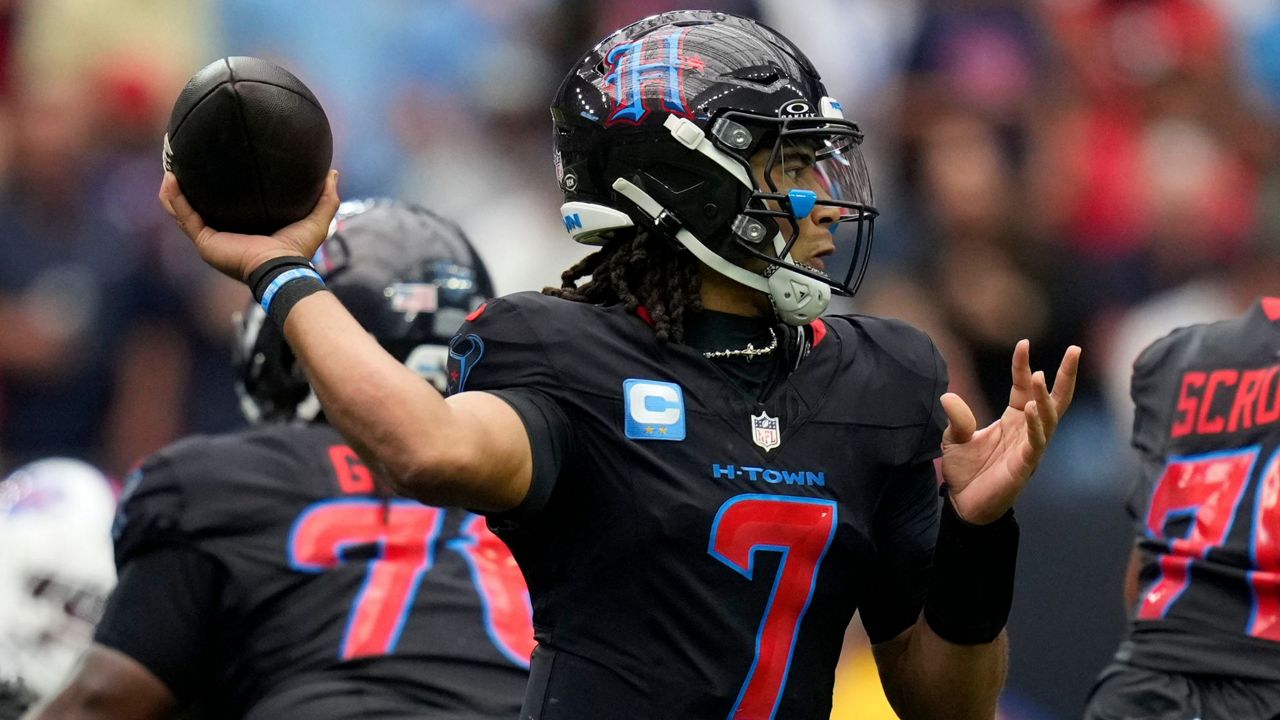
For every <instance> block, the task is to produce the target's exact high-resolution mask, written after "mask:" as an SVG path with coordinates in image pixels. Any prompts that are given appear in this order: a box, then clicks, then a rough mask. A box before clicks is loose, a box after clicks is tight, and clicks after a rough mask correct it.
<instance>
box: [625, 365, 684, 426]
mask: <svg viewBox="0 0 1280 720" xmlns="http://www.w3.org/2000/svg"><path fill="white" fill-rule="evenodd" d="M622 399H623V403H624V405H625V407H626V417H625V423H624V427H625V430H626V435H627V437H629V438H631V439H632V440H684V435H685V423H684V391H683V390H682V389H681V388H680V386H679V385H677V384H675V383H669V382H661V381H659V380H637V379H635V378H630V379H627V380H624V381H622Z"/></svg>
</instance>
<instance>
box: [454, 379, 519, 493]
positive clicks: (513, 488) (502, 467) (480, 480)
mask: <svg viewBox="0 0 1280 720" xmlns="http://www.w3.org/2000/svg"><path fill="white" fill-rule="evenodd" d="M448 403H449V409H450V410H451V416H452V418H453V420H454V421H455V422H456V423H457V427H456V430H457V437H458V442H459V445H458V448H459V449H463V450H464V452H465V455H464V457H461V458H458V460H457V462H458V463H459V465H460V467H458V468H457V469H456V470H453V471H452V472H449V471H445V472H444V473H441V474H440V475H439V477H438V480H437V482H436V483H435V490H436V491H437V492H442V493H448V492H449V490H448V488H449V487H450V486H452V485H453V482H452V481H451V480H450V478H449V477H447V475H448V474H453V475H456V476H457V477H458V478H459V480H458V485H457V487H454V489H453V493H455V496H454V497H451V498H445V499H448V500H450V501H451V502H449V503H447V504H449V505H458V506H463V507H468V508H473V509H475V510H486V511H494V510H497V511H501V510H509V509H511V508H513V507H516V506H517V505H519V504H520V502H521V501H523V500H524V497H525V495H527V494H528V491H529V483H530V481H531V480H532V478H533V448H532V444H531V441H530V438H529V433H528V432H527V431H526V430H525V425H524V422H522V421H521V419H520V414H519V413H518V412H517V411H516V409H515V408H514V407H513V406H512V405H511V404H510V403H507V402H505V401H504V400H503V399H502V398H500V397H499V396H497V395H495V394H493V393H489V392H464V393H461V394H458V395H453V396H451V397H450V398H448Z"/></svg>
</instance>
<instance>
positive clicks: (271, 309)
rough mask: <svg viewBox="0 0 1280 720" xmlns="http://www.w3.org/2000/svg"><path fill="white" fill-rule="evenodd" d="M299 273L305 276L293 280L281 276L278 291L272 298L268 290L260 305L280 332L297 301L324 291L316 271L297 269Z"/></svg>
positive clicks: (322, 282)
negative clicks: (281, 281)
mask: <svg viewBox="0 0 1280 720" xmlns="http://www.w3.org/2000/svg"><path fill="white" fill-rule="evenodd" d="M299 272H300V273H305V274H300V275H299V276H298V277H293V278H286V277H285V276H284V275H283V274H282V275H281V276H280V278H281V280H283V283H282V284H280V285H279V289H278V290H276V291H275V293H274V296H272V295H271V291H270V290H268V291H267V292H268V296H267V297H266V299H264V301H263V303H262V309H263V310H266V311H267V315H268V316H270V317H271V321H272V322H274V323H275V324H276V327H278V328H280V329H281V330H284V320H285V318H287V317H289V311H290V310H292V309H293V306H294V305H297V304H298V301H299V300H301V299H302V298H304V297H306V296H308V295H311V294H313V293H318V292H320V291H321V290H324V289H325V286H324V281H323V280H321V279H320V275H319V274H318V273H317V272H316V271H314V270H310V269H307V270H301V269H299Z"/></svg>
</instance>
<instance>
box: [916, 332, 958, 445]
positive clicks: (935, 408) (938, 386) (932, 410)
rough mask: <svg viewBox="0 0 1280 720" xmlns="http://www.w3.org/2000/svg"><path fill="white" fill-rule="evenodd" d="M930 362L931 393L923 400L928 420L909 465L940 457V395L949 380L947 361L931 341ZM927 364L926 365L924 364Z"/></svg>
mask: <svg viewBox="0 0 1280 720" xmlns="http://www.w3.org/2000/svg"><path fill="white" fill-rule="evenodd" d="M929 350H930V355H931V356H932V357H931V358H930V362H931V363H932V366H933V373H932V376H931V377H932V379H933V383H932V386H931V392H930V394H929V396H928V397H926V398H925V399H924V401H925V403H926V404H927V406H928V407H929V419H928V421H927V422H925V424H924V429H923V431H922V434H921V437H920V445H919V447H917V448H916V454H915V456H914V457H912V458H911V461H910V464H911V465H913V466H914V465H918V464H920V463H923V462H926V461H929V460H933V459H935V458H937V457H939V456H941V455H942V433H943V431H944V430H946V428H947V414H946V413H945V412H944V411H943V410H942V400H941V398H942V394H943V393H945V392H946V391H947V386H948V385H949V384H950V382H951V380H950V378H949V376H948V375H947V361H946V360H944V359H943V358H942V353H940V352H938V348H937V346H935V345H934V344H933V341H932V340H930V341H929ZM926 364H928V363H926Z"/></svg>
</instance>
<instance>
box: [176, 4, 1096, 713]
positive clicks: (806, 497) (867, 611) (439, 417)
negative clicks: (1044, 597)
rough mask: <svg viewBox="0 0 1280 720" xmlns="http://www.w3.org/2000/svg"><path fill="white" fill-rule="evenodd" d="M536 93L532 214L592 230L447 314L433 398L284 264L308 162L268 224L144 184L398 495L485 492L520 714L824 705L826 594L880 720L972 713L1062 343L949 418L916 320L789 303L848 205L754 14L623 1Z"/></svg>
mask: <svg viewBox="0 0 1280 720" xmlns="http://www.w3.org/2000/svg"><path fill="white" fill-rule="evenodd" d="M552 114H553V119H554V120H555V133H556V134H555V138H556V158H555V159H556V168H557V174H558V177H559V180H560V186H561V189H562V190H563V191H564V193H565V196H566V201H567V202H566V205H565V206H564V213H563V215H564V222H565V227H566V229H567V230H569V232H570V233H571V234H572V235H573V236H574V237H575V238H576V239H578V240H579V241H581V242H585V243H590V244H593V245H599V246H600V250H599V251H598V252H596V253H595V254H593V255H591V256H589V257H588V258H587V259H586V260H585V261H584V262H583V263H582V264H580V265H579V266H577V267H575V268H572V269H570V270H569V271H568V272H566V273H565V277H564V285H563V287H561V288H559V289H555V290H553V291H552V292H551V293H550V295H535V294H528V293H523V294H517V295H513V296H510V297H507V298H503V299H501V300H497V301H493V302H490V303H489V304H487V305H486V306H484V307H483V308H482V309H481V310H478V311H477V312H475V313H473V314H472V316H471V320H470V322H469V323H467V324H466V325H464V326H463V328H462V330H461V331H460V332H459V334H458V335H457V336H456V337H455V339H454V341H453V343H452V345H451V350H450V356H451V364H450V378H449V379H450V386H451V390H452V391H453V394H452V395H451V397H449V398H448V400H445V399H443V398H441V397H440V396H439V395H437V394H435V393H433V392H431V391H430V389H429V388H426V387H424V386H422V385H421V384H420V383H416V382H413V381H412V377H411V375H410V374H408V373H405V372H404V371H403V369H402V368H400V367H399V366H398V364H397V363H395V362H393V361H392V358H390V357H389V356H387V355H386V354H385V353H383V352H381V351H380V350H379V349H378V348H377V346H376V345H375V344H374V343H371V342H367V341H366V340H365V339H364V338H363V337H362V335H361V332H360V330H359V328H358V326H357V325H356V324H355V323H354V322H353V321H352V320H351V318H350V317H349V316H348V315H347V314H346V313H345V312H344V311H343V309H342V307H341V305H340V304H339V303H336V302H334V299H333V298H332V297H331V296H330V294H329V293H327V292H324V290H323V286H322V285H321V283H320V282H319V280H318V279H316V278H315V277H310V276H308V272H309V271H308V268H307V266H306V261H305V259H304V258H306V257H308V256H309V255H310V250H311V248H312V247H314V246H315V245H316V243H318V242H319V238H320V236H321V234H322V233H321V228H323V226H324V225H325V224H326V223H327V221H328V215H329V213H331V212H332V211H333V207H334V206H335V204H336V203H337V190H336V176H335V177H334V178H332V179H331V181H330V183H329V185H328V187H327V189H326V192H325V195H324V196H323V197H322V199H321V201H320V202H319V204H318V205H317V208H316V210H315V211H314V213H313V214H312V215H311V216H310V217H309V218H307V219H304V220H303V221H301V222H299V223H297V224H295V225H293V226H290V227H288V228H285V229H284V230H282V231H280V232H279V233H277V234H276V235H275V236H273V237H261V236H252V237H251V236H237V235H231V234H226V233H218V232H216V231H215V230H214V229H212V228H208V227H205V226H204V225H203V223H202V221H201V220H200V218H199V216H198V215H196V214H195V213H194V212H193V211H192V210H191V208H190V206H189V205H188V204H187V203H186V201H185V199H184V198H183V197H182V195H181V193H180V190H179V188H178V186H177V183H176V180H175V179H174V178H173V177H172V176H166V178H165V181H164V183H163V185H162V187H161V193H160V197H161V201H162V202H163V203H164V204H165V206H166V207H167V208H168V209H169V211H170V212H171V213H172V214H173V215H174V217H175V219H176V220H177V222H178V224H179V225H180V226H181V227H182V228H183V229H184V231H185V232H186V233H187V234H188V235H189V236H190V237H191V238H192V240H193V241H194V243H195V245H196V247H197V249H198V250H199V252H200V253H201V255H202V257H203V258H204V259H205V260H206V261H207V262H209V263H210V264H211V265H213V266H214V267H216V268H218V269H220V270H221V271H223V272H225V273H227V274H229V275H231V276H233V277H236V278H239V279H241V280H244V281H246V282H247V283H248V284H249V285H250V286H251V287H252V288H253V289H254V292H255V295H256V296H257V297H263V296H264V295H265V294H266V293H267V292H268V291H270V292H271V293H272V296H273V298H274V299H273V300H272V301H271V303H270V308H269V315H270V317H271V319H272V321H273V322H275V323H277V324H278V325H279V326H280V327H282V328H284V331H285V334H286V336H287V337H288V340H289V343H290V345H291V346H292V347H293V349H294V350H295V351H296V352H297V353H298V354H299V356H300V357H301V358H302V359H303V362H304V363H305V364H306V366H307V368H308V370H309V372H310V373H311V378H312V381H313V387H314V388H315V390H316V393H317V395H318V396H319V398H320V400H321V402H322V404H323V406H324V408H325V411H326V414H327V415H328V417H330V419H331V420H333V422H334V423H335V424H336V425H337V426H338V427H339V428H340V429H341V430H342V431H343V432H344V433H346V434H348V435H349V437H352V438H354V440H355V441H356V442H358V443H359V444H361V445H363V446H365V447H367V448H368V450H369V452H370V453H371V454H372V455H373V456H375V457H376V458H377V460H378V462H380V463H382V464H383V465H385V467H386V470H387V473H388V477H390V478H393V480H394V482H395V483H396V485H397V487H398V488H399V489H400V490H401V491H402V492H404V493H406V494H410V495H412V496H414V497H418V498H420V499H423V500H425V501H428V502H433V503H446V504H457V505H462V506H465V507H472V508H477V509H480V510H483V511H486V512H487V513H488V519H489V524H490V526H491V527H493V528H494V529H495V531H496V532H498V533H499V535H500V536H501V537H502V538H503V539H504V540H505V541H506V542H507V543H508V544H509V545H510V546H511V548H512V551H513V553H514V554H515V556H516V559H517V560H518V562H519V563H520V566H521V569H522V570H523V571H524V574H525V576H526V578H527V580H528V581H529V587H530V593H531V595H532V597H533V602H534V619H535V629H536V634H537V638H538V641H539V645H538V647H537V649H536V650H535V652H534V655H533V664H532V668H531V678H530V684H529V690H528V692H527V693H526V696H525V701H524V709H523V711H522V715H521V717H523V718H528V719H530V720H532V719H534V718H537V719H539V720H559V719H561V718H574V719H589V718H605V717H607V718H622V719H631V718H636V719H640V718H646V719H648V718H659V717H661V718H683V719H702V718H708V719H712V720H722V719H723V718H743V719H753V720H755V719H759V720H765V719H767V718H788V719H791V718H802V719H808V718H825V717H827V715H828V714H829V712H830V705H831V689H832V678H833V673H834V669H835V665H836V660H837V657H838V654H839V649H840V644H841V639H842V637H843V633H844V629H845V626H846V625H847V624H848V622H849V619H850V617H851V616H852V615H853V613H854V611H855V610H856V609H860V610H861V612H862V615H863V618H864V622H865V624H866V627H867V628H868V631H869V632H870V634H871V637H872V640H873V641H874V642H875V643H877V644H876V656H877V661H878V665H879V668H880V672H881V675H882V677H883V679H884V682H885V686H886V689H887V691H888V694H889V697H890V698H891V699H892V702H893V704H894V706H895V708H896V709H897V710H898V711H899V713H900V714H901V715H902V716H903V717H905V718H947V719H948V720H955V719H957V718H960V719H964V718H990V717H992V716H993V713H994V706H995V698H996V695H997V694H998V692H999V689H1000V687H1001V685H1002V683H1003V677H1004V667H1005V642H1004V639H1003V633H1002V628H1003V626H1004V622H1005V619H1006V617H1007V613H1008V610H1009V603H1010V597H1011V592H1012V581H1013V577H1012V573H1013V564H1014V558H1015V554H1016V539H1017V527H1016V524H1015V523H1014V520H1013V518H1012V514H1011V511H1010V508H1011V505H1012V503H1013V500H1014V498H1015V497H1016V496H1017V495H1018V493H1019V492H1020V491H1021V490H1022V488H1023V487H1024V486H1025V484H1026V482H1027V481H1028V479H1029V478H1030V475H1031V473H1032V471H1033V470H1034V468H1035V465H1036V463H1037V462H1038V461H1039V459H1040V457H1041V454H1042V453H1043V451H1044V448H1045V444H1046V442H1047V440H1048V438H1049V437H1050V436H1051V435H1052V434H1053V432H1054V430H1055V428H1056V426H1057V423H1058V420H1059V418H1060V416H1061V414H1062V412H1064V411H1065V410H1066V408H1067V406H1068V404H1069V403H1070V400H1071V395H1072V391H1073V388H1074V383H1075V374H1076V369H1077V366H1078V357H1079V350H1078V349H1076V348H1073V349H1072V350H1070V351H1069V352H1068V354H1067V356H1066V357H1065V358H1064V360H1063V363H1062V366H1061V368H1060V369H1059V372H1058V375H1057V378H1056V379H1055V381H1054V387H1053V391H1052V392H1051V391H1050V390H1049V388H1048V386H1047V383H1046V382H1045V378H1044V376H1043V374H1042V373H1032V371H1031V369H1030V367H1029V363H1028V353H1029V349H1028V347H1027V344H1026V343H1025V342H1023V343H1019V345H1018V347H1017V348H1016V350H1015V351H1014V355H1013V389H1012V391H1011V392H1010V403H1009V405H1010V406H1009V407H1008V408H1007V409H1006V410H1005V412H1004V414H1003V415H1002V416H1001V418H1000V419H999V420H997V421H996V422H995V423H993V424H992V425H991V426H989V427H987V428H984V429H982V430H977V431H976V432H975V429H976V428H975V422H974V418H973V415H972V413H971V412H970V411H969V409H968V407H967V406H966V405H965V403H964V402H963V401H962V400H961V399H960V398H958V397H956V396H954V395H949V394H946V395H944V394H943V392H944V391H945V389H946V387H947V379H946V372H945V369H944V364H943V361H942V359H941V358H940V357H939V356H938V354H937V353H936V351H935V350H934V349H933V346H932V343H930V341H929V339H928V338H927V337H926V336H924V335H923V334H922V333H920V332H918V331H916V330H914V329H912V328H910V327H907V326H905V325H903V324H901V323H898V322H894V321H889V320H883V319H878V318H870V317H861V316H834V317H826V318H822V319H818V316H819V314H820V313H821V312H822V310H823V309H824V308H825V307H826V304H827V301H828V300H829V298H830V293H831V292H833V291H834V292H840V293H846V294H848V293H852V292H853V290H854V289H855V287H856V285H857V281H858V279H859V276H860V274H861V272H862V269H863V267H864V264H865V260H866V255H867V251H868V246H869V244H870V239H871V230H872V225H873V223H874V219H875V215H876V210H875V208H874V206H873V205H872V204H871V193H870V186H869V181H868V179H867V176H866V170H865V166H864V165H863V162H862V157H861V155H860V152H859V150H858V146H859V143H860V142H861V139H862V136H861V133H860V131H859V130H858V128H857V126H856V125H855V124H854V123H852V122H850V121H847V120H845V119H843V116H842V112H841V109H840V105H839V103H837V102H835V101H834V100H832V99H831V98H829V97H827V96H826V93H825V90H824V88H823V86H822V84H821V81H820V80H819V78H818V76H817V73H816V71H814V69H813V67H812V66H811V65H810V64H809V62H808V60H807V59H805V57H804V55H803V54H802V53H801V52H800V51H799V50H798V49H797V48H796V47H795V46H794V45H793V44H792V43H790V42H789V41H788V40H786V39H785V38H783V37H781V36H780V35H778V34H777V33H775V32H773V31H772V30H769V29H768V28H765V27H764V26H761V25H759V24H757V23H755V22H752V21H750V20H746V19H743V18H739V17H735V16H731V15H725V14H719V13H710V12H703V11H684V12H675V13H666V14H663V15H658V16H654V17H651V18H647V19H645V20H642V21H640V22H638V23H635V24H633V25H630V26H628V27H626V28H623V29H622V30H620V31H618V32H616V33H614V34H613V35H611V36H609V37H608V38H606V39H605V40H604V41H602V42H601V43H600V44H599V45H597V46H596V47H595V48H594V49H592V50H591V51H590V52H588V53H587V54H586V56H584V57H583V58H582V60H580V61H579V62H578V63H577V64H576V65H575V66H574V68H573V69H572V71H571V72H570V73H569V75H568V77H567V78H566V80H565V82H564V83H563V84H562V86H561V88H560V90H559V92H558V94H557V97H556V100H555V102H554V105H553V108H552ZM513 228H518V224H513ZM511 241H512V242H519V237H518V235H515V236H513V238H512V240H511ZM587 276H589V277H590V279H589V280H586V281H585V282H584V280H585V279H586V278H587ZM940 396H941V400H939V398H940ZM944 417H945V418H946V419H949V420H950V425H949V427H948V428H947V429H946V430H945V432H944V429H943V426H944V424H946V420H944ZM940 453H941V455H942V470H943V475H944V479H945V483H946V488H947V489H948V491H949V499H948V500H947V501H946V503H945V504H944V510H943V513H942V520H941V524H940V529H939V510H938V507H939V503H938V502H937V490H938V486H937V480H936V477H935V474H934V464H933V460H934V459H935V458H936V457H937V456H938V455H939V454H940ZM935 548H936V551H935ZM931 566H932V569H931ZM922 608H923V612H922Z"/></svg>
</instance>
